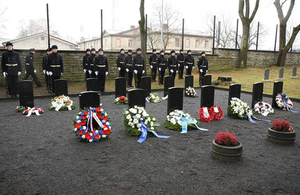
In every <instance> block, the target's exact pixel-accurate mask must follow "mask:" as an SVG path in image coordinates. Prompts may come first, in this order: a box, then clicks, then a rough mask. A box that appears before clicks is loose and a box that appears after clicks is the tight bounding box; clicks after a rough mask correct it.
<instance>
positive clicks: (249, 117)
mask: <svg viewBox="0 0 300 195" xmlns="http://www.w3.org/2000/svg"><path fill="white" fill-rule="evenodd" d="M246 114H247V116H248V121H249V122H250V123H256V122H255V121H254V120H253V119H252V118H251V115H250V114H248V112H247V111H246ZM253 118H254V117H253Z"/></svg>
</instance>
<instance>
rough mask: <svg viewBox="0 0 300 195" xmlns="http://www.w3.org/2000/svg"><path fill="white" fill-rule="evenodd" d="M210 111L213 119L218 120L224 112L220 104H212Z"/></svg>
mask: <svg viewBox="0 0 300 195" xmlns="http://www.w3.org/2000/svg"><path fill="white" fill-rule="evenodd" d="M210 113H212V115H213V117H214V120H216V121H219V120H222V119H223V117H224V112H223V110H222V108H221V107H220V106H217V105H213V106H212V107H211V108H210Z"/></svg>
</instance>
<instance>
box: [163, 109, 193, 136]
mask: <svg viewBox="0 0 300 195" xmlns="http://www.w3.org/2000/svg"><path fill="white" fill-rule="evenodd" d="M180 116H182V117H184V118H187V119H190V120H193V121H194V122H195V123H196V124H197V120H196V119H194V118H193V117H191V116H190V115H189V114H188V113H186V112H184V111H182V110H174V111H172V112H170V114H168V115H167V118H166V121H165V123H164V127H165V128H168V129H171V130H175V131H181V130H182V120H181V118H180ZM188 129H196V126H195V124H188Z"/></svg>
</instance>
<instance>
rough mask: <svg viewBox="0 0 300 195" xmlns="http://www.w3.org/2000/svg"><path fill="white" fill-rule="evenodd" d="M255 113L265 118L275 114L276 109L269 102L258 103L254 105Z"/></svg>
mask: <svg viewBox="0 0 300 195" xmlns="http://www.w3.org/2000/svg"><path fill="white" fill-rule="evenodd" d="M253 109H254V111H255V113H258V114H261V115H263V116H268V114H273V113H274V109H273V108H272V106H271V105H270V104H269V103H268V102H257V103H256V104H255V105H254V108H253Z"/></svg>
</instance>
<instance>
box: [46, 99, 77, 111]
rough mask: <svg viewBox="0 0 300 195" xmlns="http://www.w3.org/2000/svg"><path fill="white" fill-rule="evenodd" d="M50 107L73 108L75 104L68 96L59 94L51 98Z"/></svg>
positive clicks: (62, 109) (63, 109) (61, 109)
mask: <svg viewBox="0 0 300 195" xmlns="http://www.w3.org/2000/svg"><path fill="white" fill-rule="evenodd" d="M50 109H51V110H55V111H66V110H74V109H75V104H74V102H73V101H72V100H70V98H69V96H65V95H60V96H56V97H54V98H53V99H51V104H50Z"/></svg>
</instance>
